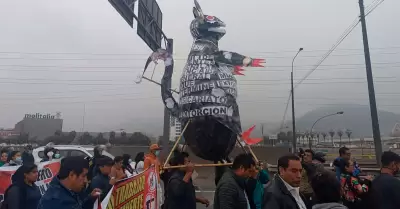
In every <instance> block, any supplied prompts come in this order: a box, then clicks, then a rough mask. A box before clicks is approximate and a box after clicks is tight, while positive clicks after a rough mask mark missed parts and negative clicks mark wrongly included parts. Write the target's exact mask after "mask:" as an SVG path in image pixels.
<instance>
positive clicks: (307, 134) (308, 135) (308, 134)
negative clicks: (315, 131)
mask: <svg viewBox="0 0 400 209" xmlns="http://www.w3.org/2000/svg"><path fill="white" fill-rule="evenodd" d="M304 135H305V137H306V140H308V137H310V133H309V132H308V131H306V132H305V133H304ZM304 144H305V140H303V146H304Z"/></svg>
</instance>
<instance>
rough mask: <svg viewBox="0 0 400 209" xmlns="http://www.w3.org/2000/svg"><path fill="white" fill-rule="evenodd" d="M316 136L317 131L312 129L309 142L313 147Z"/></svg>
mask: <svg viewBox="0 0 400 209" xmlns="http://www.w3.org/2000/svg"><path fill="white" fill-rule="evenodd" d="M314 137H315V132H313V131H312V130H311V131H310V139H309V140H308V144H309V146H310V147H311V145H312V144H313V142H314Z"/></svg>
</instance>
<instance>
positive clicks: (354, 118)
mask: <svg viewBox="0 0 400 209" xmlns="http://www.w3.org/2000/svg"><path fill="white" fill-rule="evenodd" d="M338 111H343V112H344V114H343V115H337V116H332V117H327V118H324V119H322V120H320V121H319V122H318V123H317V124H316V125H315V126H314V130H316V131H325V132H328V131H329V130H330V129H334V130H337V129H345V128H346V129H350V130H352V132H353V134H352V136H353V137H372V124H371V113H370V109H369V106H364V105H340V106H335V107H332V106H330V107H323V108H318V109H316V110H313V111H310V112H308V113H306V114H305V115H303V116H302V117H299V118H298V119H297V120H296V129H297V130H299V131H304V130H309V129H310V128H311V126H312V124H313V123H314V122H315V121H316V120H317V119H318V118H320V117H322V116H324V115H327V114H331V113H335V112H338ZM378 117H379V126H380V131H381V135H384V136H390V134H391V131H392V129H393V127H394V125H395V124H396V123H398V122H400V114H395V113H392V112H388V111H383V110H378Z"/></svg>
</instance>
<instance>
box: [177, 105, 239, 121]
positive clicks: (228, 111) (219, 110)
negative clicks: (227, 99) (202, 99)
mask: <svg viewBox="0 0 400 209" xmlns="http://www.w3.org/2000/svg"><path fill="white" fill-rule="evenodd" d="M208 115H214V116H223V115H226V116H232V115H233V108H232V107H225V106H206V107H202V108H199V109H194V110H188V111H183V112H181V113H180V118H193V117H199V116H208Z"/></svg>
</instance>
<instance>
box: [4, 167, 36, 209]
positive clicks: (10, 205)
mask: <svg viewBox="0 0 400 209" xmlns="http://www.w3.org/2000/svg"><path fill="white" fill-rule="evenodd" d="M37 178H38V168H37V166H36V165H35V164H30V165H28V164H24V165H22V166H21V167H19V168H18V169H17V171H16V172H15V173H14V175H13V176H12V178H11V180H12V184H11V185H10V186H9V187H8V188H7V190H6V192H5V193H4V202H3V203H2V207H1V208H2V209H3V208H7V209H36V208H37V206H38V204H39V200H40V198H41V197H42V195H41V194H40V190H39V188H38V187H37V186H36V185H35V182H36V180H37Z"/></svg>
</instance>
